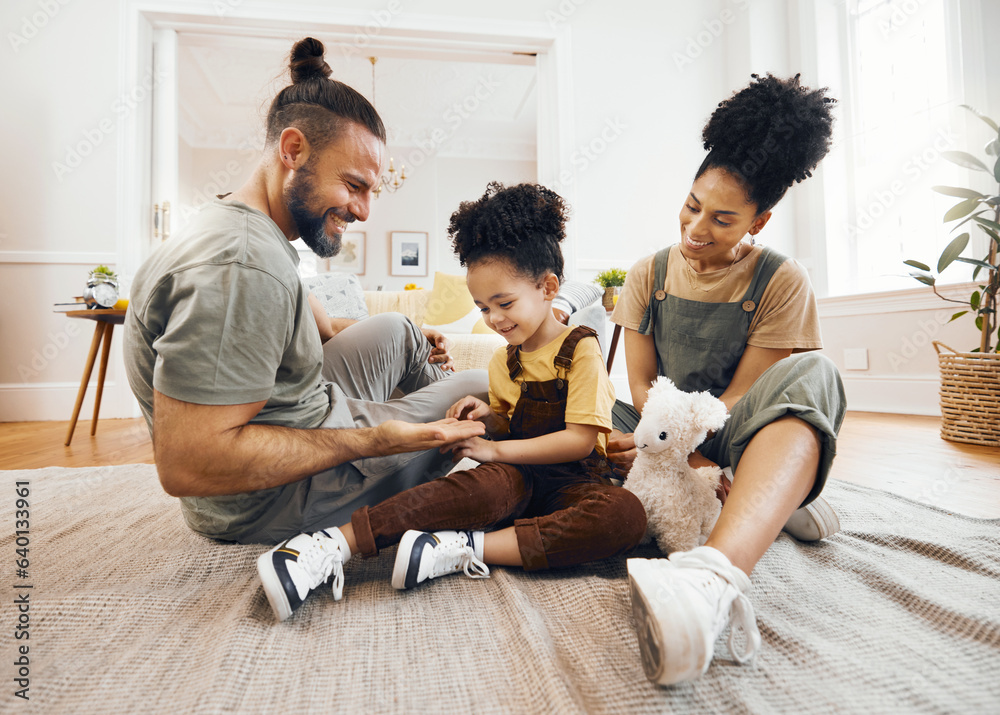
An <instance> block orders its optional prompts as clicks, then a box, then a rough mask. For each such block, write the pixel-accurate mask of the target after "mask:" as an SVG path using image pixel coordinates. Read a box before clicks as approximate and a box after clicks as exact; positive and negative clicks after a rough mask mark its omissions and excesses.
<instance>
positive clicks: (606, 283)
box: [594, 268, 628, 310]
mask: <svg viewBox="0 0 1000 715" xmlns="http://www.w3.org/2000/svg"><path fill="white" fill-rule="evenodd" d="M627 272H628V271H625V270H624V269H622V268H608V269H607V270H604V271H601V272H600V273H598V274H597V277H596V278H594V283H597V284H598V285H599V286H601V287H603V288H604V298H603V299H602V301H601V304H602V305H603V306H604V309H605V310H611V309H612V308H614V307H615V300H616V297H617V296H618V294H619V293H620V292H621V287H622V286H623V285H625V274H626V273H627Z"/></svg>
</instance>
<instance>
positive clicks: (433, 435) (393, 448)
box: [375, 418, 486, 454]
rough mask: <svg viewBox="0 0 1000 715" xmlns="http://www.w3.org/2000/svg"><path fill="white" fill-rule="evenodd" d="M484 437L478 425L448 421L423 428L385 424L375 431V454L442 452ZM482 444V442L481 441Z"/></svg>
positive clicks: (402, 424) (469, 422)
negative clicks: (428, 450)
mask: <svg viewBox="0 0 1000 715" xmlns="http://www.w3.org/2000/svg"><path fill="white" fill-rule="evenodd" d="M485 433H486V427H485V426H484V425H483V423H482V422H474V421H468V420H465V421H462V420H456V419H451V418H445V419H443V420H438V421H437V422H428V423H426V424H421V423H417V424H414V423H411V422H403V421H401V420H388V421H386V422H383V423H382V424H381V425H379V426H378V427H376V428H375V443H376V450H377V452H376V453H377V454H400V453H401V452H418V451H424V450H427V449H440V450H441V451H442V452H446V451H448V450H449V449H451V448H452V447H453V446H454V445H457V444H461V443H462V442H463V441H465V440H469V439H477V438H478V436H479V435H481V434H485ZM483 441H485V440H483Z"/></svg>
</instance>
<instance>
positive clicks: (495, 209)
mask: <svg viewBox="0 0 1000 715" xmlns="http://www.w3.org/2000/svg"><path fill="white" fill-rule="evenodd" d="M568 213H569V207H567V206H566V203H565V202H564V201H563V200H562V197H560V196H559V195H558V194H557V193H556V192H554V191H552V190H550V189H547V188H545V187H544V186H540V185H539V184H518V185H516V186H509V187H505V186H504V185H503V184H500V183H498V182H495V181H493V182H490V184H489V185H488V186H487V187H486V192H485V193H484V194H483V195H482V196H481V197H480V198H478V199H477V200H475V201H463V202H462V203H461V204H460V205H459V207H458V211H456V212H455V213H453V214H452V215H451V221H450V223H449V224H448V237H449V238H450V239H451V242H452V247H453V248H454V250H455V254H456V255H457V256H458V260H459V261H460V262H461V264H462V265H463V266H470V265H472V264H474V263H477V262H479V261H483V260H488V259H490V258H495V257H502V258H504V259H506V260H508V261H510V263H511V264H512V265H513V266H514V267H515V268H516V269H517V272H518V273H521V274H523V275H525V276H528V277H530V278H532V279H534V280H540V279H541V278H542V277H543V276H545V274H547V273H550V272H551V273H555V274H556V276H557V277H558V278H559V280H560V281H562V273H563V257H562V251H561V250H560V249H559V243H560V242H561V241H562V240H563V239H564V238H566V216H567V215H568Z"/></svg>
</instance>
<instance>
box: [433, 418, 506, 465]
mask: <svg viewBox="0 0 1000 715" xmlns="http://www.w3.org/2000/svg"><path fill="white" fill-rule="evenodd" d="M474 424H478V423H474ZM449 450H451V455H452V456H451V459H452V461H453V462H458V461H460V460H461V459H462V458H463V457H468V458H469V459H474V460H476V461H477V462H480V463H482V462H499V461H500V457H499V455H498V454H497V443H496V442H491V441H489V440H487V439H482V438H481V437H470V438H469V439H467V440H464V441H462V442H459V443H457V444H455V445H453V446H451V447H446V448H443V449H442V450H441V451H442V452H447V451H449Z"/></svg>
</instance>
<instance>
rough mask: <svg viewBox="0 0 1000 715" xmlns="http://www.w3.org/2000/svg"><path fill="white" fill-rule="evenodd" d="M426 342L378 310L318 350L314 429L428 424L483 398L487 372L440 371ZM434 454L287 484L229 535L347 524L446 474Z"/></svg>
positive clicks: (403, 321)
mask: <svg viewBox="0 0 1000 715" xmlns="http://www.w3.org/2000/svg"><path fill="white" fill-rule="evenodd" d="M430 351H431V345H430V343H429V342H428V341H427V338H425V337H424V335H423V333H421V332H420V330H419V329H418V328H417V327H416V326H415V325H414V324H413V323H412V322H411V321H410V320H409V319H407V318H405V317H404V316H402V315H400V314H399V313H381V314H379V315H374V316H372V317H370V318H368V319H366V320H363V321H361V322H360V323H357V324H355V325H352V326H350V327H349V328H347V329H346V330H343V331H341V332H340V333H338V334H337V335H335V336H334V337H333V338H331V339H330V340H329V341H327V342H326V344H325V345H324V346H323V352H324V361H323V377H324V379H326V380H328V381H330V383H331V385H330V393H331V405H332V411H331V413H330V416H329V417H327V419H326V421H325V422H324V423H323V424H322V425H321V427H320V428H319V429H338V428H352V427H375V426H378V425H380V424H382V423H383V422H385V421H386V420H403V421H404V422H433V421H435V420H439V419H441V418H443V417H444V415H445V412H446V411H447V410H448V408H449V407H451V406H452V405H453V404H454V403H455V402H457V401H458V400H459V399H461V398H462V397H465V396H466V395H475V396H476V397H478V398H480V399H482V400H484V401H488V399H489V397H488V384H489V380H488V377H487V373H486V371H485V370H465V371H462V372H456V373H452V372H445V371H444V370H442V369H441V368H440V367H439V366H438V365H437V364H433V365H432V364H430V363H428V362H427V359H428V357H430ZM453 466H454V465H453V464H452V460H451V454H450V453H446V454H441V453H440V452H439V451H438V450H436V449H435V450H429V451H425V452H406V453H403V454H394V455H390V456H387V457H371V458H368V459H360V460H357V461H355V462H349V463H347V464H343V465H340V466H338V467H333V468H332V469H328V470H326V471H324V472H320V473H319V474H315V475H313V476H311V477H307V478H306V479H303V480H301V481H298V482H294V483H292V484H288V485H286V486H285V487H282V488H281V489H280V494H278V498H277V499H276V500H275V501H274V502H273V503H272V506H271V507H269V508H268V509H267V512H266V514H264V515H262V517H263V518H260V519H258V520H257V521H256V523H255V524H253V525H252V526H250V528H248V529H247V530H246V531H245V532H244V533H240V534H233V535H227V537H226V538H230V539H232V540H235V541H240V542H242V543H277V542H279V541H281V540H283V539H286V538H288V537H291V536H294V535H295V534H299V533H302V532H313V531H317V530H319V529H322V528H325V527H332V526H341V525H343V524H346V523H349V522H350V520H351V514H352V513H353V512H354V511H355V510H356V509H359V508H361V507H362V506H374V505H375V504H378V503H379V502H381V501H384V500H385V499H387V498H389V497H390V496H392V495H394V494H397V493H399V492H401V491H404V490H406V489H409V488H411V487H415V486H417V485H418V484H423V483H424V482H427V481H430V480H431V479H436V478H437V477H440V476H442V475H444V474H447V473H448V471H450V470H451V468H452V467H453Z"/></svg>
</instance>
